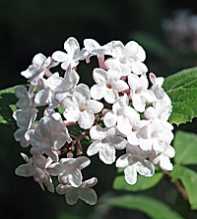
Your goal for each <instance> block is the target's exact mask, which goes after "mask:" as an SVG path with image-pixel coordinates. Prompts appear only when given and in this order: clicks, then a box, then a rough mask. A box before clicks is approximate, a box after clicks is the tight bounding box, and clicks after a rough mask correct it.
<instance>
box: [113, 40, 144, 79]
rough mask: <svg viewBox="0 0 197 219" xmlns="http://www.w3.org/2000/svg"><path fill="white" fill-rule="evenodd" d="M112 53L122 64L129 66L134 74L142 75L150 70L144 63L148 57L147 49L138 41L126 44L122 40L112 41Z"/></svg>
mask: <svg viewBox="0 0 197 219" xmlns="http://www.w3.org/2000/svg"><path fill="white" fill-rule="evenodd" d="M111 55H112V57H113V58H114V59H116V60H118V61H119V62H120V63H121V64H123V65H125V66H126V67H128V66H129V68H130V71H131V72H133V73H134V74H137V75H141V74H145V73H146V72H147V71H148V69H147V67H146V65H145V64H144V63H143V62H144V60H145V58H146V54H145V51H144V49H143V48H142V47H141V46H140V45H139V44H138V43H137V42H134V41H130V42H128V43H127V44H126V45H125V46H124V45H123V44H122V42H120V41H112V42H111Z"/></svg>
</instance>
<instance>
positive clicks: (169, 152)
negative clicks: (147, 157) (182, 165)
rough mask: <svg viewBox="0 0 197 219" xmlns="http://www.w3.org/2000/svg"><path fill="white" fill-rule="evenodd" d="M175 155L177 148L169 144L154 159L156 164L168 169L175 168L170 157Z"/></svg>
mask: <svg viewBox="0 0 197 219" xmlns="http://www.w3.org/2000/svg"><path fill="white" fill-rule="evenodd" d="M174 156H175V149H174V148H173V147H172V146H170V145H167V146H166V147H165V148H163V151H162V152H161V153H160V154H159V155H158V156H157V157H156V158H155V159H154V160H153V162H154V163H155V164H159V166H160V167H161V168H162V169H163V170H166V171H171V170H173V164H172V163H171V161H170V158H173V157H174Z"/></svg>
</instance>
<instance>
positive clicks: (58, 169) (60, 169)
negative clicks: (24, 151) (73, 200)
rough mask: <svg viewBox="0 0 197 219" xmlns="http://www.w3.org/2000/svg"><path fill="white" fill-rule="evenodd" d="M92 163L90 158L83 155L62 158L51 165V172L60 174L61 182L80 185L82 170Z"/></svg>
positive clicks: (56, 174) (75, 185)
mask: <svg viewBox="0 0 197 219" xmlns="http://www.w3.org/2000/svg"><path fill="white" fill-rule="evenodd" d="M89 164H90V160H89V159H88V158H87V157H85V156H83V157H78V158H62V159H61V160H60V162H59V163H54V164H53V165H51V168H50V170H49V171H50V174H51V175H53V176H58V180H59V182H60V183H61V184H70V185H71V186H73V187H79V186H80V185H81V184H82V180H83V176H82V173H81V170H82V169H84V168H85V167H87V166H88V165H89Z"/></svg>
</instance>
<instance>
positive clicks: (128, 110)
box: [103, 95, 140, 144]
mask: <svg viewBox="0 0 197 219" xmlns="http://www.w3.org/2000/svg"><path fill="white" fill-rule="evenodd" d="M103 120H104V124H105V126H106V127H108V128H109V127H113V126H116V127H117V129H118V131H119V132H121V133H122V134H123V135H124V136H126V137H127V139H128V141H129V142H130V143H132V144H137V143H138V141H137V137H136V129H137V128H138V125H139V123H140V115H139V114H138V113H137V112H136V111H135V110H134V109H133V108H132V107H131V106H129V100H128V97H127V96H126V95H124V96H122V97H120V98H119V100H118V101H117V102H115V103H114V104H113V106H112V111H109V112H107V113H106V114H105V116H104V119H103Z"/></svg>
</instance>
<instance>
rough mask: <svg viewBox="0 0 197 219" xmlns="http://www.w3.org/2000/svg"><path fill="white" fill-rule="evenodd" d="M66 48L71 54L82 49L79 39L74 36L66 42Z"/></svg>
mask: <svg viewBox="0 0 197 219" xmlns="http://www.w3.org/2000/svg"><path fill="white" fill-rule="evenodd" d="M64 49H65V50H66V52H67V53H68V54H70V55H72V54H74V53H75V52H76V51H79V50H80V46H79V43H78V41H77V40H76V39H75V38H74V37H69V38H68V39H67V40H66V41H65V43H64Z"/></svg>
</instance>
